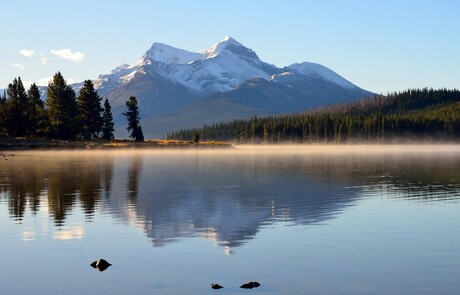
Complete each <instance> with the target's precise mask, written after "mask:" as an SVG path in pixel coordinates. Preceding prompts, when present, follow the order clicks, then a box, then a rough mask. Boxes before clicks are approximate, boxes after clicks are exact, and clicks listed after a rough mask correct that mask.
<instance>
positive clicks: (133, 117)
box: [123, 96, 144, 141]
mask: <svg viewBox="0 0 460 295" xmlns="http://www.w3.org/2000/svg"><path fill="white" fill-rule="evenodd" d="M126 106H127V107H128V111H126V112H124V113H123V115H124V116H126V119H127V120H128V127H127V129H128V132H131V134H130V135H129V137H130V138H132V139H134V140H135V141H144V134H143V132H142V127H141V125H140V123H139V121H140V119H139V107H138V106H137V99H136V97H134V96H130V97H129V99H128V101H127V102H126Z"/></svg>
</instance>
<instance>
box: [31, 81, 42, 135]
mask: <svg viewBox="0 0 460 295" xmlns="http://www.w3.org/2000/svg"><path fill="white" fill-rule="evenodd" d="M27 98H28V99H27V123H28V125H27V126H26V133H27V135H28V136H43V134H44V129H45V127H46V126H45V125H46V115H45V109H44V104H43V101H42V100H41V99H40V91H39V90H38V87H37V85H35V83H34V84H32V85H30V88H29V91H28V92H27Z"/></svg>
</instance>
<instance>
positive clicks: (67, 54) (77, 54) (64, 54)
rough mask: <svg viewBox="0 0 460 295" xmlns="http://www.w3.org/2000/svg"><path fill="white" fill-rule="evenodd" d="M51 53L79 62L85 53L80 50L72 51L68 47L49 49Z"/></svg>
mask: <svg viewBox="0 0 460 295" xmlns="http://www.w3.org/2000/svg"><path fill="white" fill-rule="evenodd" d="M51 53H52V54H54V55H57V56H59V57H60V58H63V59H68V60H71V61H76V62H81V61H83V60H84V59H85V55H84V54H83V53H81V52H75V53H74V52H72V51H71V50H70V49H58V50H51Z"/></svg>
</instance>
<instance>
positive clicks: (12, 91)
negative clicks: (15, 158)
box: [5, 77, 28, 137]
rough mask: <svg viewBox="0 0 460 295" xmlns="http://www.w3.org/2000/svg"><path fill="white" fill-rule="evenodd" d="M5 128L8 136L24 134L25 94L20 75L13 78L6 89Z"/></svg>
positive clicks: (25, 120) (25, 124) (25, 119)
mask: <svg viewBox="0 0 460 295" xmlns="http://www.w3.org/2000/svg"><path fill="white" fill-rule="evenodd" d="M6 94H7V99H6V116H5V117H6V118H5V119H6V122H5V123H6V124H5V125H6V129H7V132H8V135H10V136H15V137H16V136H25V135H26V126H27V125H28V122H27V94H26V90H25V89H24V85H23V84H22V81H21V77H18V78H17V79H16V78H15V79H14V80H13V83H10V84H9V85H8V89H7V91H6Z"/></svg>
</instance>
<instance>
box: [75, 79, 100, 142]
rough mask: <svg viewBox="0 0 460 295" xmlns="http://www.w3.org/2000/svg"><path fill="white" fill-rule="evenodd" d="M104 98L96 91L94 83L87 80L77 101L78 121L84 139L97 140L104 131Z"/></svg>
mask: <svg viewBox="0 0 460 295" xmlns="http://www.w3.org/2000/svg"><path fill="white" fill-rule="evenodd" d="M101 101H102V97H100V96H99V95H98V94H97V91H96V90H95V89H94V85H93V82H91V80H86V81H85V82H84V83H83V87H82V88H81V89H80V95H79V96H78V99H77V109H78V121H79V123H80V128H81V130H82V132H83V138H84V139H91V138H97V137H98V136H99V132H101V129H102V124H103V120H102V115H101V114H102V112H103V108H102V107H101Z"/></svg>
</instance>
